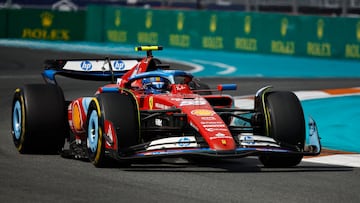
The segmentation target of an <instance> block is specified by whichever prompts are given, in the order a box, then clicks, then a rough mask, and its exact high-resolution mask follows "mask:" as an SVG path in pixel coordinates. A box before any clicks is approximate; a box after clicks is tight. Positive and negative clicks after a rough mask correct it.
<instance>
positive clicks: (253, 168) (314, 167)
mask: <svg viewBox="0 0 360 203" xmlns="http://www.w3.org/2000/svg"><path fill="white" fill-rule="evenodd" d="M122 170H124V171H131V172H213V173H225V172H226V173H229V172H231V173H254V172H255V173H256V172H259V173H277V172H280V173H284V172H339V171H353V170H354V168H352V167H346V166H336V165H325V164H312V163H304V162H302V163H301V164H300V165H298V166H296V167H291V168H265V167H264V166H263V165H262V164H261V163H260V162H259V161H258V160H257V159H255V158H243V159H240V160H220V161H207V162H205V161H203V162H202V163H199V162H189V161H187V160H180V161H179V160H165V161H163V162H161V163H156V164H154V163H152V164H150V163H149V164H148V163H146V164H142V163H136V164H132V165H131V166H129V167H127V168H122Z"/></svg>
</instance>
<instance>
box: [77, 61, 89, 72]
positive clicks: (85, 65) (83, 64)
mask: <svg viewBox="0 0 360 203" xmlns="http://www.w3.org/2000/svg"><path fill="white" fill-rule="evenodd" d="M80 68H81V69H82V70H84V71H90V70H91V69H92V64H91V62H90V61H82V62H81V63H80Z"/></svg>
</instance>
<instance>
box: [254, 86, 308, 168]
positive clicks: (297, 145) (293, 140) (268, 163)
mask: <svg viewBox="0 0 360 203" xmlns="http://www.w3.org/2000/svg"><path fill="white" fill-rule="evenodd" d="M265 123H266V126H265V127H264V128H265V134H266V135H268V136H269V137H272V138H274V139H275V140H276V141H278V142H279V143H280V145H281V146H282V147H284V148H288V149H291V150H294V151H298V152H302V151H303V149H304V144H305V120H304V113H303V109H302V107H301V103H300V101H299V99H298V98H297V97H296V95H295V94H294V93H292V92H285V91H279V92H270V93H268V94H266V98H265ZM302 158H303V155H298V154H284V155H279V154H274V155H262V156H260V157H259V159H260V161H261V162H262V164H264V166H265V167H292V166H296V165H298V164H299V163H300V162H301V160H302Z"/></svg>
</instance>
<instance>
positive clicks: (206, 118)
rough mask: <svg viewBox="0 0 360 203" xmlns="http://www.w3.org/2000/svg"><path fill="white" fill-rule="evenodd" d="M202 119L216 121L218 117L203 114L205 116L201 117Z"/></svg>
mask: <svg viewBox="0 0 360 203" xmlns="http://www.w3.org/2000/svg"><path fill="white" fill-rule="evenodd" d="M201 120H204V121H214V120H216V118H215V117H207V116H203V117H201Z"/></svg>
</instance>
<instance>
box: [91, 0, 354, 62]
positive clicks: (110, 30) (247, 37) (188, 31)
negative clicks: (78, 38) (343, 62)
mask: <svg viewBox="0 0 360 203" xmlns="http://www.w3.org/2000/svg"><path fill="white" fill-rule="evenodd" d="M89 11H90V12H89V13H88V14H87V18H88V20H89V19H94V18H96V17H99V16H103V18H104V20H103V21H102V22H98V25H97V26H93V27H96V30H94V29H88V30H87V32H91V33H92V34H88V35H87V36H92V37H90V38H88V39H89V40H94V39H96V40H100V39H103V41H105V42H117V43H130V44H161V45H164V46H165V47H169V46H170V47H178V48H185V49H211V50H223V51H240V52H249V53H266V54H282V55H290V56H307V57H322V58H347V59H360V19H358V18H340V17H324V16H291V15H284V14H263V13H246V12H223V11H218V12H215V11H189V10H156V9H142V8H128V7H110V6H108V7H104V8H103V9H100V8H99V7H98V6H92V7H90V9H89ZM102 23H103V24H102ZM98 26H99V27H101V26H103V29H99V27H98ZM94 32H96V33H97V34H96V35H95V34H94ZM101 32H102V33H101ZM95 36H96V37H95ZM100 41H101V40H100Z"/></svg>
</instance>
